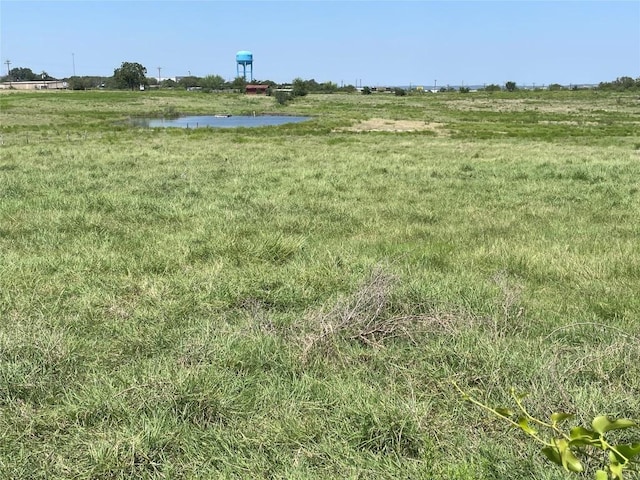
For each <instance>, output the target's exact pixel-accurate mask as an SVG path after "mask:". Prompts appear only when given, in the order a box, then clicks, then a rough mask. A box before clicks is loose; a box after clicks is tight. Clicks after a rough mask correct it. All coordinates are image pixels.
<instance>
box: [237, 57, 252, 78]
mask: <svg viewBox="0 0 640 480" xmlns="http://www.w3.org/2000/svg"><path fill="white" fill-rule="evenodd" d="M241 65H242V75H241V74H240V66H241ZM247 67H249V78H247ZM236 71H237V73H238V75H237V76H238V77H242V78H244V80H245V82H253V53H251V52H248V51H246V50H240V51H239V52H238V53H236Z"/></svg>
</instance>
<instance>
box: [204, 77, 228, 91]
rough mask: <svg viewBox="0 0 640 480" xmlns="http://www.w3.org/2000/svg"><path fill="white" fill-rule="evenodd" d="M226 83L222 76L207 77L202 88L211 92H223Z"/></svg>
mask: <svg viewBox="0 0 640 480" xmlns="http://www.w3.org/2000/svg"><path fill="white" fill-rule="evenodd" d="M225 83H226V82H225V81H224V78H222V77H221V76H220V75H207V76H206V77H204V78H203V79H202V81H201V86H202V88H208V89H210V90H222V89H223V88H224V84H225Z"/></svg>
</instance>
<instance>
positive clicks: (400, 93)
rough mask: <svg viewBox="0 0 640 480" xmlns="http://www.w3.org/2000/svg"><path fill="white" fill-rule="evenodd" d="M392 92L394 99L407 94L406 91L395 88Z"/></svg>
mask: <svg viewBox="0 0 640 480" xmlns="http://www.w3.org/2000/svg"><path fill="white" fill-rule="evenodd" d="M394 92H395V94H396V97H404V96H405V95H406V94H407V91H406V90H405V89H404V88H396V89H395V91H394Z"/></svg>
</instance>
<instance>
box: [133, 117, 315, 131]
mask: <svg viewBox="0 0 640 480" xmlns="http://www.w3.org/2000/svg"><path fill="white" fill-rule="evenodd" d="M310 119H311V117H296V116H285V115H256V116H252V115H246V116H245V115H237V116H234V115H191V116H186V117H178V118H137V119H134V120H131V123H132V124H134V125H136V126H140V127H149V128H167V127H175V128H207V127H211V128H236V127H267V126H271V125H284V124H286V123H300V122H304V121H306V120H310Z"/></svg>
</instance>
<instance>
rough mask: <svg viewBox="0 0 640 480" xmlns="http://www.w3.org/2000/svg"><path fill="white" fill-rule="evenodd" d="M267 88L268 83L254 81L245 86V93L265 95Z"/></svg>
mask: <svg viewBox="0 0 640 480" xmlns="http://www.w3.org/2000/svg"><path fill="white" fill-rule="evenodd" d="M268 89H269V85H256V84H254V83H250V84H248V85H247V86H246V88H245V93H246V94H247V95H265V94H266V93H267V90H268Z"/></svg>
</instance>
